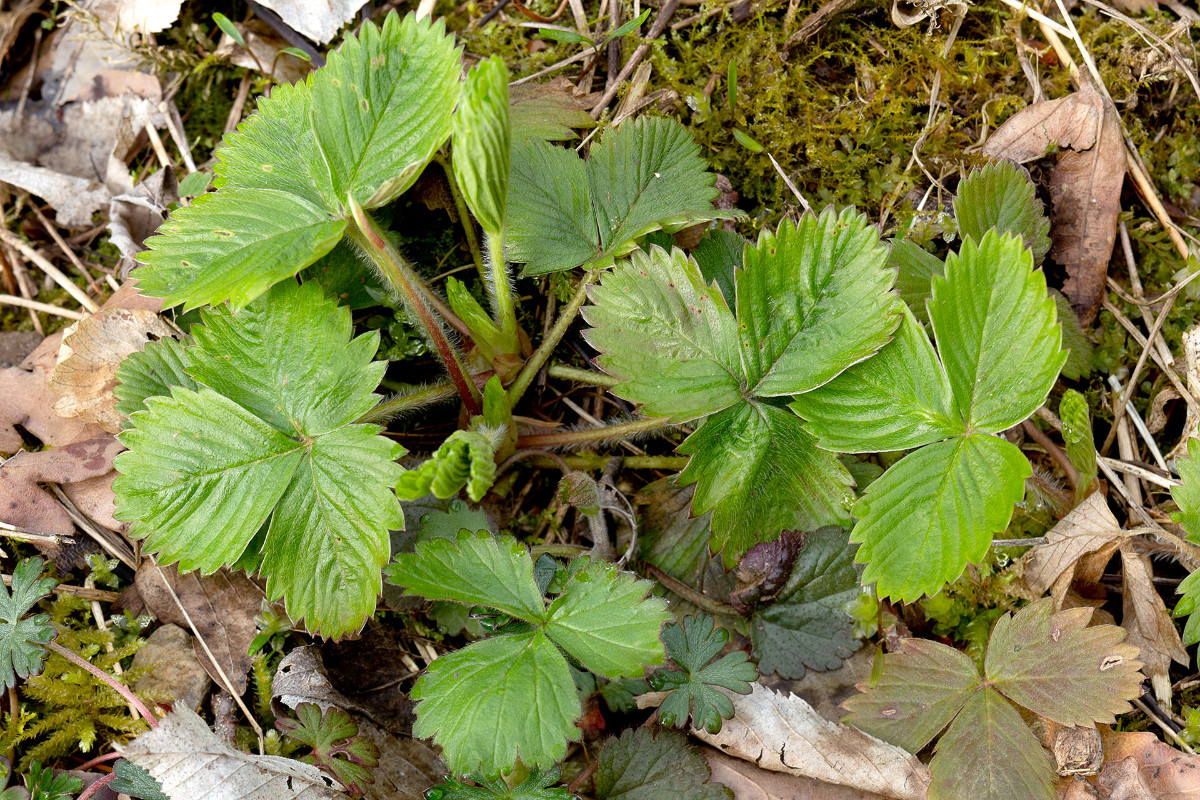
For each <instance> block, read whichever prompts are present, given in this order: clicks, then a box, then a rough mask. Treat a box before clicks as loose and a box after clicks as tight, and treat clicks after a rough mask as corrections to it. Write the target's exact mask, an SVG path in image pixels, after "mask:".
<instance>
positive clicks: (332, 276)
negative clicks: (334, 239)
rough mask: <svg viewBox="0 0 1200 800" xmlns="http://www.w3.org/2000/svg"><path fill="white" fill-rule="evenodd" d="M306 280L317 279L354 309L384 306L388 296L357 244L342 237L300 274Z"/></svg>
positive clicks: (343, 302) (332, 293) (329, 292)
mask: <svg viewBox="0 0 1200 800" xmlns="http://www.w3.org/2000/svg"><path fill="white" fill-rule="evenodd" d="M300 279H301V280H302V281H313V282H315V283H317V284H319V285H320V287H321V288H322V289H324V290H325V293H326V294H328V295H329V296H330V297H332V298H333V299H334V300H336V301H337V302H338V304H339V305H343V306H346V307H347V308H349V309H350V310H351V311H358V310H360V309H363V308H371V307H373V306H379V305H384V303H383V302H382V301H381V298H385V297H388V296H389V295H388V290H387V289H384V288H383V281H382V280H381V279H380V277H379V274H378V273H377V272H375V271H374V270H373V269H372V268H371V267H369V266H367V264H365V263H364V262H363V259H362V257H361V256H360V255H359V254H358V251H357V250H356V249H355V246H354V245H352V244H350V242H349V241H348V240H346V239H342V240H341V241H340V242H338V243H337V246H336V247H334V248H333V249H332V250H330V251H329V252H328V253H326V254H325V255H323V256H321V258H319V259H317V260H316V262H314V263H313V264H312V265H310V266H309V267H307V268H305V269H304V270H303V271H302V272H301V273H300Z"/></svg>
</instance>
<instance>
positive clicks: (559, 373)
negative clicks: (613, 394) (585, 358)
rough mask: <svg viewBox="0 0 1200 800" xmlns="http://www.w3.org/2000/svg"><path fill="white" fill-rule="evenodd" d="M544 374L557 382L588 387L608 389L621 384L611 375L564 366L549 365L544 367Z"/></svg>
mask: <svg viewBox="0 0 1200 800" xmlns="http://www.w3.org/2000/svg"><path fill="white" fill-rule="evenodd" d="M546 374H547V375H549V376H550V377H551V378H558V379H559V380H564V381H575V382H576V383H586V384H587V385H588V386H603V387H605V388H609V389H611V388H612V387H613V386H617V385H619V384H620V383H621V382H620V381H619V380H617V379H616V378H614V377H612V376H611V375H605V374H604V373H602V372H596V371H595V370H590V369H578V368H576V367H568V366H567V365H565V364H551V365H550V366H548V367H546Z"/></svg>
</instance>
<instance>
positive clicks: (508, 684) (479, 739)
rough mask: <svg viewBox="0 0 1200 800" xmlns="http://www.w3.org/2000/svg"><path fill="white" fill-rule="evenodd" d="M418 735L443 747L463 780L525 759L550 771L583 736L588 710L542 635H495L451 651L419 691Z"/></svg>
mask: <svg viewBox="0 0 1200 800" xmlns="http://www.w3.org/2000/svg"><path fill="white" fill-rule="evenodd" d="M412 697H413V699H415V700H417V701H418V703H417V722H416V724H415V725H414V726H413V735H414V736H417V737H420V738H432V739H433V740H434V741H435V742H437V743H438V744H439V745H441V747H442V757H443V758H444V759H445V761H446V764H447V766H449V767H450V769H451V770H452V771H453V772H455V773H456V774H459V775H464V774H468V773H472V772H479V773H482V774H483V775H484V776H486V777H492V776H495V775H497V774H498V773H499V772H500V771H501V770H507V769H509V768H510V767H512V765H513V764H514V763H516V761H517V759H518V758H520V759H521V761H522V762H524V763H525V764H526V765H527V766H530V767H535V768H539V769H547V768H549V767H551V766H553V765H554V764H556V763H558V762H559V761H561V760H562V758H563V756H565V755H566V752H567V741H568V740H572V741H574V740H577V739H579V738H580V731H579V728H577V727H576V726H575V720H576V719H578V718H579V715H580V714H581V713H582V707H581V706H580V703H579V696H578V694H577V693H576V691H575V682H574V680H573V679H572V678H571V671H570V668H569V667H568V666H567V661H566V659H565V658H563V656H562V653H560V652H559V650H558V648H557V647H555V646H554V644H553V643H552V642H551V641H550V640H549V639H547V638H546V636H545V634H543V633H541V632H540V631H535V632H531V633H525V634H520V635H514V636H494V637H492V638H490V639H484V640H483V641H480V642H475V643H474V644H470V645H468V646H467V647H464V648H462V649H461V650H456V651H454V652H452V653H447V654H446V655H444V656H442V657H441V658H439V659H437V660H436V661H434V662H433V663H432V664H430V665H429V668H428V669H427V670H426V672H425V674H424V675H423V676H421V679H420V680H418V681H417V685H416V686H415V687H413V691H412Z"/></svg>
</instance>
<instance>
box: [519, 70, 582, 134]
mask: <svg viewBox="0 0 1200 800" xmlns="http://www.w3.org/2000/svg"><path fill="white" fill-rule="evenodd" d="M574 89H575V87H574V85H573V84H571V83H570V82H569V81H566V80H559V81H551V82H549V83H523V84H520V85H518V86H510V87H509V107H508V120H509V125H510V127H511V128H512V136H513V139H514V140H515V141H524V140H525V139H542V140H544V141H547V142H563V141H568V140H570V139H578V138H579V134H577V133H576V132H575V130H574V129H576V128H594V127H596V121H595V120H594V119H592V118H591V116H590V115H589V114H588V113H587V110H586V109H587V107H588V106H587V103H586V102H585V101H583V100H580V99H579V98H577V97H576V96H575V94H574Z"/></svg>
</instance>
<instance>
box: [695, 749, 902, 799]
mask: <svg viewBox="0 0 1200 800" xmlns="http://www.w3.org/2000/svg"><path fill="white" fill-rule="evenodd" d="M701 753H702V754H703V755H704V757H705V758H706V759H707V760H708V766H709V767H710V768H711V769H712V780H713V781H714V782H716V783H723V784H725V786H727V787H729V788H730V789H731V790H732V791H733V798H734V800H884V795H881V794H875V793H874V792H863V791H860V790H858V789H851V788H849V787H846V786H836V785H833V784H829V783H821V782H820V781H815V780H813V779H812V778H801V777H799V776H796V775H784V774H783V773H781V772H771V771H769V770H765V769H762V768H760V767H756V766H754V765H753V764H751V763H749V762H747V761H742V760H741V759H740V758H730V757H729V756H727V755H725V754H724V753H722V752H721V751H719V750H714V749H712V748H711V747H704V748H701Z"/></svg>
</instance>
